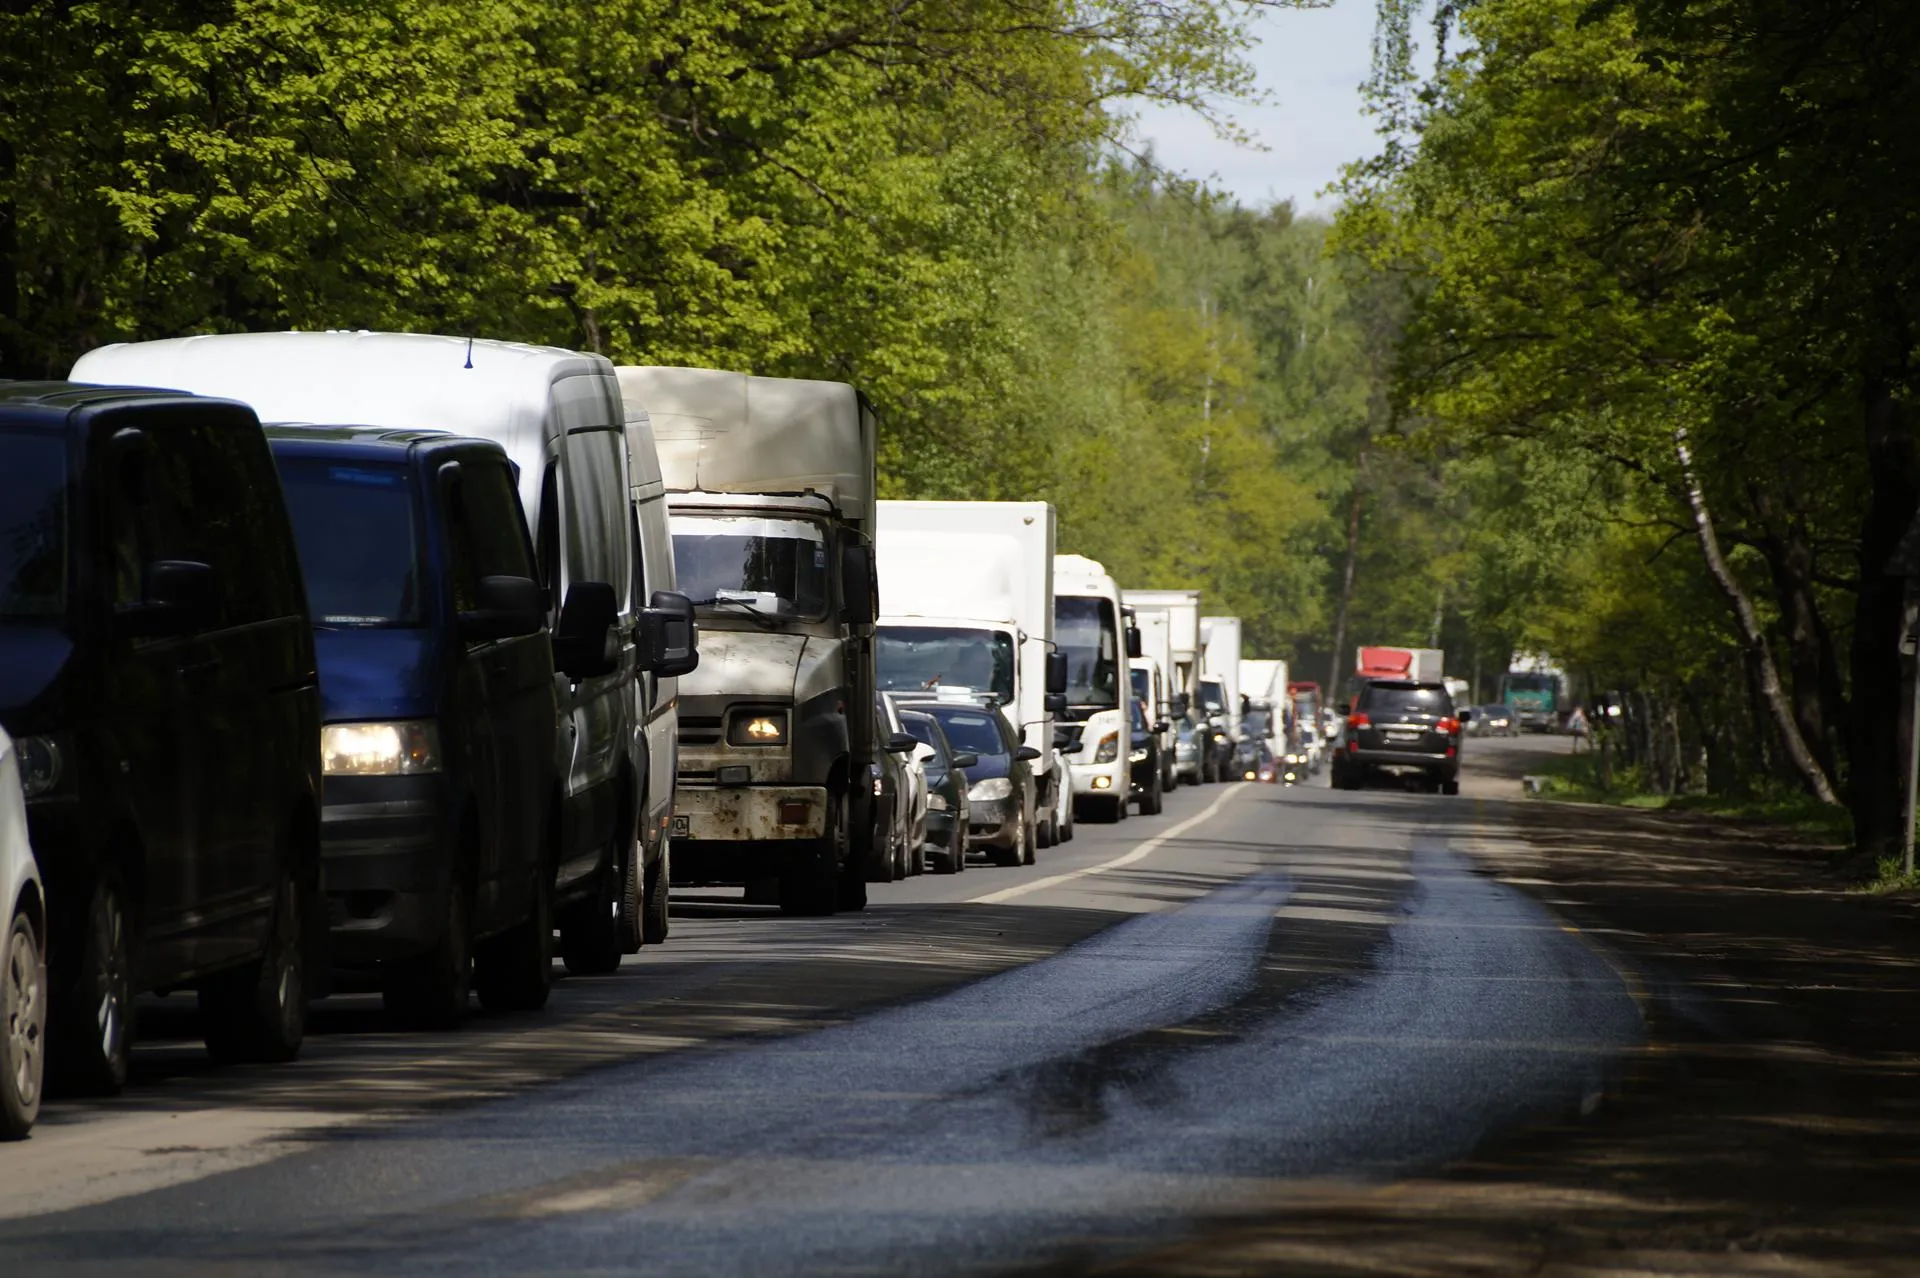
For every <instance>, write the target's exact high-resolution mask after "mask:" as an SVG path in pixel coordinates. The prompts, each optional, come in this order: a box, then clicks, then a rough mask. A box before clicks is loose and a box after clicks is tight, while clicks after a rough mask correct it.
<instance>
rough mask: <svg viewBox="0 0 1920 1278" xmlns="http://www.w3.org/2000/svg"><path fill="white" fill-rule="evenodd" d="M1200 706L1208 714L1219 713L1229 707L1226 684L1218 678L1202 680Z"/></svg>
mask: <svg viewBox="0 0 1920 1278" xmlns="http://www.w3.org/2000/svg"><path fill="white" fill-rule="evenodd" d="M1200 708H1201V709H1202V710H1205V711H1206V712H1207V713H1208V714H1219V713H1220V712H1221V711H1222V710H1224V709H1226V708H1227V690H1226V685H1225V684H1223V683H1221V682H1220V681H1219V680H1218V679H1202V680H1201V681H1200Z"/></svg>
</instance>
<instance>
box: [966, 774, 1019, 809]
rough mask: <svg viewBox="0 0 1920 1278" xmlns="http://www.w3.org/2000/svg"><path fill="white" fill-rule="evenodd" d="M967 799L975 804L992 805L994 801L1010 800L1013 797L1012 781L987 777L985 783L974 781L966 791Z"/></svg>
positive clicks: (1008, 778)
mask: <svg viewBox="0 0 1920 1278" xmlns="http://www.w3.org/2000/svg"><path fill="white" fill-rule="evenodd" d="M967 797H968V798H969V799H972V800H973V801H974V802H975V803H992V802H993V801H994V800H996V799H1010V798H1012V797H1013V779H1012V778H1011V777H988V778H987V779H986V780H985V781H975V782H974V783H973V785H972V786H971V787H970V788H969V789H968V790H967Z"/></svg>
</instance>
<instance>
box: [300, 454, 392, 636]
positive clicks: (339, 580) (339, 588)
mask: <svg viewBox="0 0 1920 1278" xmlns="http://www.w3.org/2000/svg"><path fill="white" fill-rule="evenodd" d="M274 461H275V463H276V464H277V465H278V467H279V469H280V486H281V487H282V488H283V489H284V490H285V491H286V494H287V514H288V515H289V516H291V517H292V519H293V536H294V541H295V542H296V543H297V545H298V547H299V551H300V571H301V573H302V574H303V575H304V576H305V577H306V579H307V605H308V607H309V608H311V609H312V611H313V623H314V624H315V625H316V626H329V627H335V628H346V627H352V628H356V629H358V628H374V629H381V628H385V629H403V628H408V627H417V626H421V625H424V624H426V599H425V592H424V590H423V588H422V585H421V583H422V582H423V581H424V580H425V576H424V574H423V573H422V571H421V567H420V541H419V535H418V528H417V524H418V520H417V519H416V518H415V512H414V500H413V485H412V483H411V482H410V481H409V478H408V475H407V472H406V469H405V468H404V467H400V466H392V465H387V464H384V463H366V462H341V461H335V460H328V459H326V458H321V457H276V458H274Z"/></svg>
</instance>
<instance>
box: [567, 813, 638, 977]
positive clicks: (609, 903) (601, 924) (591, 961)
mask: <svg viewBox="0 0 1920 1278" xmlns="http://www.w3.org/2000/svg"><path fill="white" fill-rule="evenodd" d="M639 853H640V845H639V842H638V841H637V840H636V841H634V842H633V843H631V844H629V845H628V846H627V847H626V849H624V854H623V855H622V856H621V858H620V860H619V862H618V863H617V864H616V865H615V866H614V867H613V868H612V869H611V870H608V871H604V872H602V873H601V875H600V881H599V884H598V885H597V886H596V887H595V888H594V890H593V895H592V896H590V897H588V898H587V899H586V900H584V901H581V902H580V903H579V904H577V905H575V906H574V907H573V908H572V909H570V910H568V911H567V914H566V917H565V918H563V919H562V920H561V921H560V957H561V958H562V959H564V960H566V964H567V971H569V972H571V973H573V974H574V975H575V976H605V975H606V974H607V973H608V972H615V971H618V970H619V969H620V956H621V949H620V893H621V891H622V890H623V888H624V885H625V881H626V874H625V872H624V867H625V865H626V863H627V862H628V861H630V860H632V859H633V858H634V857H635V856H638V855H639Z"/></svg>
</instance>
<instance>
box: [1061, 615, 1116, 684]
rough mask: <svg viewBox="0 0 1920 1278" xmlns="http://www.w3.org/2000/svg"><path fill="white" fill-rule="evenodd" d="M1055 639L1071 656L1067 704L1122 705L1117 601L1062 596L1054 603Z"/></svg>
mask: <svg viewBox="0 0 1920 1278" xmlns="http://www.w3.org/2000/svg"><path fill="white" fill-rule="evenodd" d="M1053 638H1054V642H1055V643H1056V644H1057V645H1058V646H1059V648H1060V651H1061V652H1064V653H1066V654H1067V704H1069V705H1075V706H1094V707H1098V708H1106V707H1110V706H1118V705H1119V704H1120V667H1119V664H1118V662H1119V653H1120V627H1119V624H1118V622H1117V621H1116V620H1115V618H1114V613H1113V601H1112V600H1111V599H1102V598H1100V597H1099V596H1098V595H1059V596H1057V597H1056V598H1055V599H1054V601H1053Z"/></svg>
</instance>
